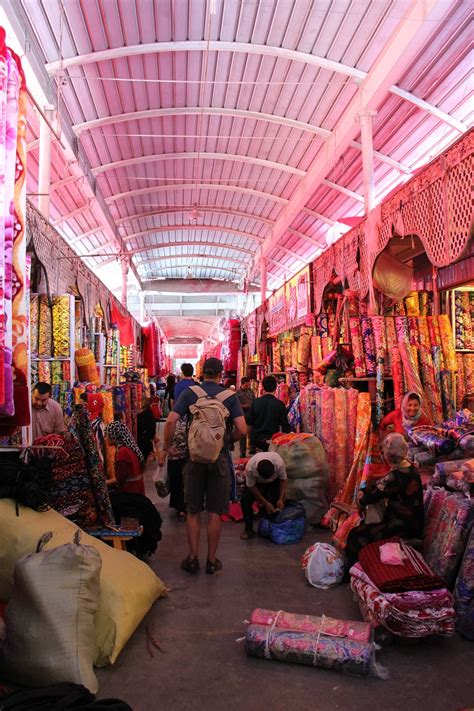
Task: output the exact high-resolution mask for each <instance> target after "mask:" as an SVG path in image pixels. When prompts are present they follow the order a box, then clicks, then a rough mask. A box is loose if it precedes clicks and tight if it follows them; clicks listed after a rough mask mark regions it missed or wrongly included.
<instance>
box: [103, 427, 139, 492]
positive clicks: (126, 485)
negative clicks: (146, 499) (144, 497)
mask: <svg viewBox="0 0 474 711" xmlns="http://www.w3.org/2000/svg"><path fill="white" fill-rule="evenodd" d="M105 436H106V437H107V439H108V440H109V441H110V442H111V443H112V444H115V446H116V447H117V452H116V456H115V480H113V479H112V480H108V481H107V483H108V484H118V486H117V488H116V489H115V491H118V492H120V493H129V494H144V493H145V484H144V481H143V472H142V466H143V464H144V459H143V454H142V453H141V451H140V448H139V447H138V445H137V443H136V442H135V440H134V438H133V435H132V433H131V432H130V430H129V429H128V427H127V426H126V425H124V424H123V422H119V421H118V420H116V421H115V422H111V423H110V424H109V425H107V427H106V429H105Z"/></svg>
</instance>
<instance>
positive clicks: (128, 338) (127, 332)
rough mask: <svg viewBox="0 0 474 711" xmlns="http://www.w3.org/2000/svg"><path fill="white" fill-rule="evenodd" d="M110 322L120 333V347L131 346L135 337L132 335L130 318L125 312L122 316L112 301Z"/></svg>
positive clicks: (115, 303)
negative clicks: (115, 325)
mask: <svg viewBox="0 0 474 711" xmlns="http://www.w3.org/2000/svg"><path fill="white" fill-rule="evenodd" d="M110 321H111V323H114V324H117V326H118V329H119V331H120V345H121V346H133V344H134V343H135V336H134V334H133V322H132V317H131V316H130V314H129V313H127V312H126V313H125V315H124V314H123V313H122V311H121V310H120V307H119V306H118V304H117V302H116V301H115V300H114V299H112V300H111V302H110Z"/></svg>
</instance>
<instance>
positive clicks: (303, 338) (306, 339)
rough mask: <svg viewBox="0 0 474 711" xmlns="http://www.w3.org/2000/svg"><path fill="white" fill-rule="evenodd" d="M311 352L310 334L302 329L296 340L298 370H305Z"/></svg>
mask: <svg viewBox="0 0 474 711" xmlns="http://www.w3.org/2000/svg"><path fill="white" fill-rule="evenodd" d="M310 352H311V334H310V333H308V331H306V330H303V329H302V332H301V334H300V337H299V340H298V359H297V360H298V363H297V367H298V370H307V368H308V362H309V356H310Z"/></svg>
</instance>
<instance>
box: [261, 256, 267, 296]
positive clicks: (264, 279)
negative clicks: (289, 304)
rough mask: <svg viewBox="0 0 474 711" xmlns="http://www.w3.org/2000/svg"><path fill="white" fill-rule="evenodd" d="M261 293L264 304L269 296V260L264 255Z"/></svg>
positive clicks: (262, 258)
mask: <svg viewBox="0 0 474 711" xmlns="http://www.w3.org/2000/svg"><path fill="white" fill-rule="evenodd" d="M260 294H261V297H262V304H263V303H264V301H265V300H266V298H267V260H266V259H265V258H264V257H261V258H260Z"/></svg>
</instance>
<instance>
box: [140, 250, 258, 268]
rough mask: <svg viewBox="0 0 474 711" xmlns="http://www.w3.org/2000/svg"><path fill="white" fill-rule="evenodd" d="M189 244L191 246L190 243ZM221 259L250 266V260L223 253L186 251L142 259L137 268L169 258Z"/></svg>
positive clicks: (172, 259)
mask: <svg viewBox="0 0 474 711" xmlns="http://www.w3.org/2000/svg"><path fill="white" fill-rule="evenodd" d="M187 246H190V245H189V244H188V245H187ZM209 258H211V259H219V260H222V261H224V262H232V264H240V265H242V267H246V266H248V260H243V259H235V258H234V257H223V256H221V255H212V254H194V253H193V252H184V254H169V255H167V256H165V255H160V256H159V257H150V258H149V259H142V260H141V261H140V262H135V266H136V267H137V269H139V268H140V267H142V266H143V265H144V264H152V263H153V262H164V261H165V260H167V259H169V260H170V261H172V262H173V261H174V260H175V259H209Z"/></svg>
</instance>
